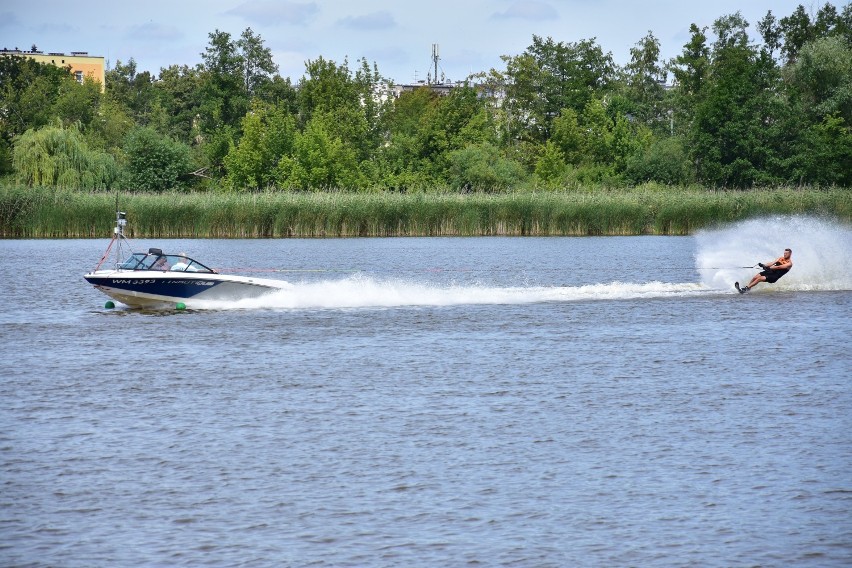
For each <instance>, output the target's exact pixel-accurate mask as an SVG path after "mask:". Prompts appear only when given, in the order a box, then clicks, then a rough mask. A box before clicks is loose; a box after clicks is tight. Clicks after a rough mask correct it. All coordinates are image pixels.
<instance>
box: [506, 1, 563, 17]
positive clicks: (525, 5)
mask: <svg viewBox="0 0 852 568" xmlns="http://www.w3.org/2000/svg"><path fill="white" fill-rule="evenodd" d="M492 17H493V18H495V19H518V20H532V21H544V20H555V19H557V18H559V14H558V13H557V12H556V9H555V8H554V7H553V6H551V5H550V4H547V3H545V2H538V1H536V0H521V1H520V2H515V3H514V4H512V5H511V6H509V7H508V8H507V9H506V10H505V11H504V12H495V13H494V15H493V16H492Z"/></svg>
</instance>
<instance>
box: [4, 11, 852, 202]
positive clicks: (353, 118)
mask: <svg viewBox="0 0 852 568" xmlns="http://www.w3.org/2000/svg"><path fill="white" fill-rule="evenodd" d="M748 27H749V23H748V22H747V21H746V20H745V19H744V18H743V17H742V15H741V14H740V13H739V12H738V13H735V14H732V15H726V16H723V17H720V18H718V19H717V20H716V21H715V22H714V23H713V25H712V26H711V27H710V28H709V29H708V28H701V27H699V26H697V25H695V24H693V25H692V26H691V27H690V40H689V42H688V43H687V44H686V45H684V46H683V49H682V52H681V53H680V54H679V55H678V56H677V57H675V58H673V59H672V60H669V61H661V59H660V42H659V40H658V39H657V38H656V37H654V35H653V33H652V32H649V33H648V34H647V35H646V36H645V37H643V38H642V39H641V40H639V41H638V42H637V43H636V44H635V45H634V47H633V48H632V49H631V50H630V61H629V62H628V63H627V64H626V65H624V66H619V65H616V64H615V62H614V61H613V58H612V55H611V54H610V53H607V52H604V50H603V48H602V47H601V46H600V45H599V44H598V43H597V42H596V40H595V39H594V38H592V39H586V40H581V41H578V42H565V41H558V40H556V39H553V38H550V37H548V38H542V37H538V36H533V38H532V43H531V44H530V45H529V46H528V47H527V48H526V50H525V51H524V52H523V53H521V54H519V55H511V56H509V55H506V56H503V57H502V61H503V63H504V68H502V69H491V70H489V71H483V72H480V73H477V74H474V75H471V76H470V77H469V78H468V79H467V80H466V81H465V82H464V83H462V84H460V85H457V86H456V87H455V88H453V89H451V90H450V92H449V94H446V95H442V94H438V93H437V92H435V91H433V90H432V89H430V88H429V87H428V86H423V87H421V88H417V89H414V90H411V91H407V92H403V93H401V94H400V95H399V96H398V98H397V97H395V96H394V95H393V91H392V89H391V86H390V85H389V82H388V81H387V80H386V79H385V78H384V77H383V76H382V75H381V73H380V72H379V70H378V68H377V66H376V65H375V64H373V65H370V64H369V63H368V62H367V61H366V60H365V59H361V60H358V61H357V62H356V63H355V64H354V65H353V66H352V67H350V63H349V62H348V61H347V60H344V61H343V62H335V61H331V60H328V59H325V58H323V57H319V58H318V59H316V60H311V61H307V62H306V64H305V74H304V75H303V76H302V78H301V79H300V80H299V81H298V82H297V83H296V84H292V83H291V81H290V80H289V79H288V78H282V77H281V76H280V75H279V74H278V68H277V66H276V65H275V63H274V62H273V59H272V54H271V51H270V49H269V48H267V47H266V46H265V45H264V42H263V40H262V38H261V37H260V36H259V35H258V34H256V33H254V32H253V31H252V30H251V28H248V29H246V30H245V31H243V33H242V34H241V35H240V36H239V37H238V38H234V37H232V36H231V35H230V34H229V33H227V32H223V31H219V30H216V31H214V32H212V33H210V34H209V43H208V45H207V46H206V48H205V51H204V52H203V53H202V54H201V55H202V62H201V63H200V64H198V65H196V66H194V67H190V66H187V65H172V66H170V67H167V68H163V69H161V70H160V73H159V76H157V77H155V76H154V75H152V74H151V73H150V72H148V71H139V70H138V69H137V67H136V63H135V61H134V60H133V59H131V60H130V61H128V62H127V63H122V62H120V61H118V62H116V64H115V66H114V67H113V68H112V69H109V70H108V71H107V73H106V85H105V89H104V90H103V92H102V90H101V86H100V85H99V84H98V83H97V82H94V81H90V80H88V79H87V80H85V81H84V82H83V84H82V85H81V84H78V83H77V82H76V81H74V80H73V78H72V77H71V76H70V74H69V73H67V71H66V70H64V69H59V68H56V67H54V66H51V65H45V64H39V63H36V62H34V61H32V60H30V59H27V58H23V57H13V56H3V57H0V176H3V177H4V178H6V179H12V180H15V181H16V182H17V183H20V184H25V185H44V186H53V187H63V188H76V189H109V188H114V187H119V188H124V189H134V190H145V191H165V190H172V189H179V190H187V191H189V190H197V191H205V190H206V191H210V190H225V191H255V190H267V189H277V190H286V191H323V190H343V191H348V190H353V191H398V192H407V191H419V190H425V189H429V188H441V189H446V190H450V191H460V192H467V191H503V190H510V189H518V188H535V189H553V190H559V189H565V188H572V187H580V186H584V185H601V186H610V187H619V186H631V185H638V184H642V183H646V182H655V183H658V184H663V185H680V186H683V185H690V184H700V185H703V186H709V187H723V188H751V187H757V186H772V185H796V186H798V185H812V186H820V187H823V186H841V187H849V186H852V4H846V5H845V6H844V7H843V8H842V9H841V10H838V9H837V8H836V7H835V6H834V5H832V4H830V3H826V4H825V5H824V6H823V7H821V8H820V9H819V10H818V11H817V13H816V14H815V15H812V14H809V13H808V11H807V10H806V9H805V8H804V7H803V6H801V5H800V6H798V7H797V8H796V9H795V10H794V12H793V13H792V14H789V15H787V16H784V17H781V18H780V19H778V18H776V16H775V15H773V13H772V12H771V11H770V12H768V13H767V14H766V16H765V17H764V18H763V19H761V20H760V21H759V22H758V23H757V25H756V29H757V30H758V31H759V34H760V40H758V41H755V40H753V38H750V37H749V34H748V32H747V29H748Z"/></svg>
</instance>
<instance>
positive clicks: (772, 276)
mask: <svg viewBox="0 0 852 568" xmlns="http://www.w3.org/2000/svg"><path fill="white" fill-rule="evenodd" d="M785 274H787V271H786V270H764V271H763V272H761V273H760V275H761V276H764V277H766V281H767V282H768V283H769V284H772V283H774V282H777V281H778V279H779V278H781V277H782V276H784V275H785Z"/></svg>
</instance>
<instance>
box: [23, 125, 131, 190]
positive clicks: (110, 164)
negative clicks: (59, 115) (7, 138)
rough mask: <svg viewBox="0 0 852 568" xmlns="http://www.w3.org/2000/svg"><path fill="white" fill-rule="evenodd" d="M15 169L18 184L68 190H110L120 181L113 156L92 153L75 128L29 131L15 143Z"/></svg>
mask: <svg viewBox="0 0 852 568" xmlns="http://www.w3.org/2000/svg"><path fill="white" fill-rule="evenodd" d="M12 165H13V167H14V169H15V173H16V175H17V179H18V182H19V183H24V184H26V185H30V186H34V185H43V186H53V187H60V188H65V189H108V188H110V187H111V186H112V184H113V183H114V182H115V181H116V180H117V179H118V173H119V170H118V167H117V166H116V163H115V160H114V159H113V157H112V156H110V155H109V154H107V153H105V152H99V151H97V150H92V149H90V148H89V147H88V145H87V144H86V141H85V139H84V138H83V135H82V134H81V133H80V129H79V127H78V126H77V125H76V124H75V125H72V126H69V127H68V128H63V126H62V124H61V123H59V122H58V121H57V123H56V124H54V125H50V126H45V127H44V128H40V129H38V130H33V129H30V130H27V131H26V132H24V133H23V134H21V135H20V136H18V137H17V138H16V139H15V143H14V146H13V149H12Z"/></svg>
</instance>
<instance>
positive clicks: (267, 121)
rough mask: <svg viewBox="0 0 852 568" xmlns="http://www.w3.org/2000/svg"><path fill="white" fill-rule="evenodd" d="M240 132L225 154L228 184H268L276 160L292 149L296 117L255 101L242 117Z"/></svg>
mask: <svg viewBox="0 0 852 568" xmlns="http://www.w3.org/2000/svg"><path fill="white" fill-rule="evenodd" d="M242 133H243V134H242V138H240V141H239V143H238V144H236V145H232V146H231V149H230V151H229V152H228V155H227V156H226V157H225V168H226V170H227V172H228V173H227V177H228V182H229V184H230V185H231V186H232V187H234V188H236V189H242V188H250V189H258V188H262V187H266V186H269V185H271V184H272V183H273V182H274V180H275V168H276V167H277V165H278V162H279V161H280V160H281V158H282V157H283V156H289V155H290V154H291V152H292V149H293V139H294V136H295V133H296V128H295V120H294V119H293V117H292V116H291V115H290V114H288V113H287V112H286V110H284V109H281V108H279V107H268V106H266V105H264V104H263V103H260V102H256V103H255V104H254V105H253V106H252V110H251V111H250V112H249V113H248V114H246V116H245V117H243V121H242Z"/></svg>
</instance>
